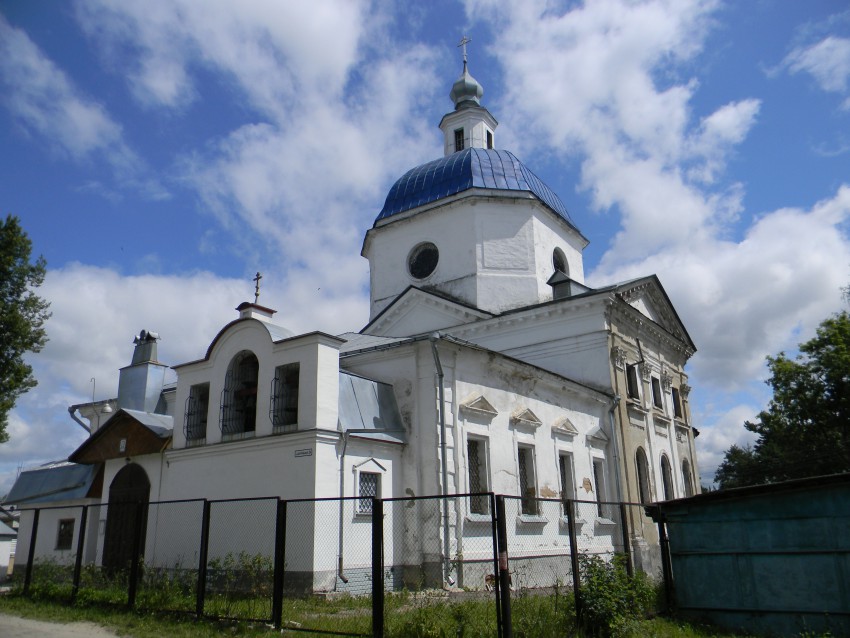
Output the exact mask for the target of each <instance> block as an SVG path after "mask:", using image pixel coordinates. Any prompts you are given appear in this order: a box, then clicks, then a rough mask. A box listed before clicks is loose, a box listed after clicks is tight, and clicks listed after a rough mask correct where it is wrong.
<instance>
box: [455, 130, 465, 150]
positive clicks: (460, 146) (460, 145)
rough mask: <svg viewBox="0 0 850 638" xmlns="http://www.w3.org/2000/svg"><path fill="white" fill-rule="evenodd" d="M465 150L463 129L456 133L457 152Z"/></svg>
mask: <svg viewBox="0 0 850 638" xmlns="http://www.w3.org/2000/svg"><path fill="white" fill-rule="evenodd" d="M462 150H463V129H462V128H459V129H457V130H456V131H455V152H457V151H462Z"/></svg>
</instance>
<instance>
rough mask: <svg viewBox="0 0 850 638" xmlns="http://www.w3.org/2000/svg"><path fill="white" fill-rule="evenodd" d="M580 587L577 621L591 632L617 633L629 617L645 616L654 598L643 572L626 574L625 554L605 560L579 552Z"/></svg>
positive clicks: (599, 634)
mask: <svg viewBox="0 0 850 638" xmlns="http://www.w3.org/2000/svg"><path fill="white" fill-rule="evenodd" d="M579 570H580V573H581V589H580V590H579V602H580V608H581V618H580V624H581V627H582V629H584V631H585V632H587V633H589V634H590V635H592V636H604V637H608V636H618V635H620V633H621V632H622V630H623V629H624V628H625V627H626V626H627V625H628V624H629V623H630V622H631V621H633V620H637V619H643V618H646V617H647V616H648V615H649V613H650V612H651V611H652V608H653V603H654V601H655V598H656V591H655V587H654V586H653V585H652V583H650V582H649V579H648V578H647V577H646V575H645V574H642V573H638V574H636V575H635V576H631V577H630V576H629V574H628V572H627V570H626V558H625V556H623V555H619V554H618V555H616V556H614V558H613V560H611V562H606V561H605V560H603V559H602V558H600V557H599V556H595V555H588V554H583V555H581V556H579Z"/></svg>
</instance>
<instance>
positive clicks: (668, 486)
mask: <svg viewBox="0 0 850 638" xmlns="http://www.w3.org/2000/svg"><path fill="white" fill-rule="evenodd" d="M661 480H662V481H663V483H664V500H665V501H670V500H672V499H674V498H676V495H675V494H674V493H673V472H672V470H671V469H670V461H668V460H667V455H666V454H662V455H661Z"/></svg>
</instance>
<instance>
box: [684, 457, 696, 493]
mask: <svg viewBox="0 0 850 638" xmlns="http://www.w3.org/2000/svg"><path fill="white" fill-rule="evenodd" d="M682 479H683V480H684V482H685V496H693V495H694V484H693V481H692V480H691V464H690V463H688V459H685V460H684V461H682Z"/></svg>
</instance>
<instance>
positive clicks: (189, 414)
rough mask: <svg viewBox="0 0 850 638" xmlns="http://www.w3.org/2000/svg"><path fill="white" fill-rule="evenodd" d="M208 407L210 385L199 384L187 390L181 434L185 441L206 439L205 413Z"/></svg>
mask: <svg viewBox="0 0 850 638" xmlns="http://www.w3.org/2000/svg"><path fill="white" fill-rule="evenodd" d="M209 406H210V384H209V383H199V384H198V385H193V386H192V387H191V388H189V397H188V398H187V399H186V415H185V420H184V425H183V427H184V430H183V433H184V434H185V435H186V441H187V442H189V441H199V440H203V439H205V438H206V437H207V412H208V411H209Z"/></svg>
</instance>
